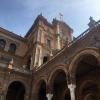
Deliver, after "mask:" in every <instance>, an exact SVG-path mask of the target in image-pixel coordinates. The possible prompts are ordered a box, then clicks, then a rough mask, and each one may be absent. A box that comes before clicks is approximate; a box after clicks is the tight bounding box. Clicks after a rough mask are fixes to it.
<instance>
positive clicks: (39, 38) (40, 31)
mask: <svg viewBox="0 0 100 100" xmlns="http://www.w3.org/2000/svg"><path fill="white" fill-rule="evenodd" d="M41 35H42V30H39V33H38V41H40V42H41Z"/></svg>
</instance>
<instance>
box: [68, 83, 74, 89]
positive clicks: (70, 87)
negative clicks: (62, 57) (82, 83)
mask: <svg viewBox="0 0 100 100" xmlns="http://www.w3.org/2000/svg"><path fill="white" fill-rule="evenodd" d="M68 88H69V89H75V88H76V84H72V83H71V84H68Z"/></svg>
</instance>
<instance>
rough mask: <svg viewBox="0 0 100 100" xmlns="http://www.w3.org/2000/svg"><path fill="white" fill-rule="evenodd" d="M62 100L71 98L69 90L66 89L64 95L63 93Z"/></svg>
mask: <svg viewBox="0 0 100 100" xmlns="http://www.w3.org/2000/svg"><path fill="white" fill-rule="evenodd" d="M64 100H71V97H70V91H69V90H68V91H66V93H65V95H64Z"/></svg>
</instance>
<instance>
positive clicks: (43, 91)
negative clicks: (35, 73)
mask: <svg viewBox="0 0 100 100" xmlns="http://www.w3.org/2000/svg"><path fill="white" fill-rule="evenodd" d="M38 100H47V98H46V83H45V82H44V81H41V84H40V87H39V92H38Z"/></svg>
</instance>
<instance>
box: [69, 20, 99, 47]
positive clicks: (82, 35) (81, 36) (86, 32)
mask: <svg viewBox="0 0 100 100" xmlns="http://www.w3.org/2000/svg"><path fill="white" fill-rule="evenodd" d="M98 25H100V20H99V21H97V22H96V23H95V25H94V28H95V27H97V26H98ZM91 29H93V28H88V29H87V30H86V31H84V32H83V33H82V34H80V35H79V36H78V37H77V38H75V39H74V40H73V41H72V42H70V43H69V44H68V47H69V46H71V45H72V44H73V43H75V42H76V41H78V40H79V39H81V38H83V37H84V36H85V35H86V34H88V33H89V31H90V30H91Z"/></svg>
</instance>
